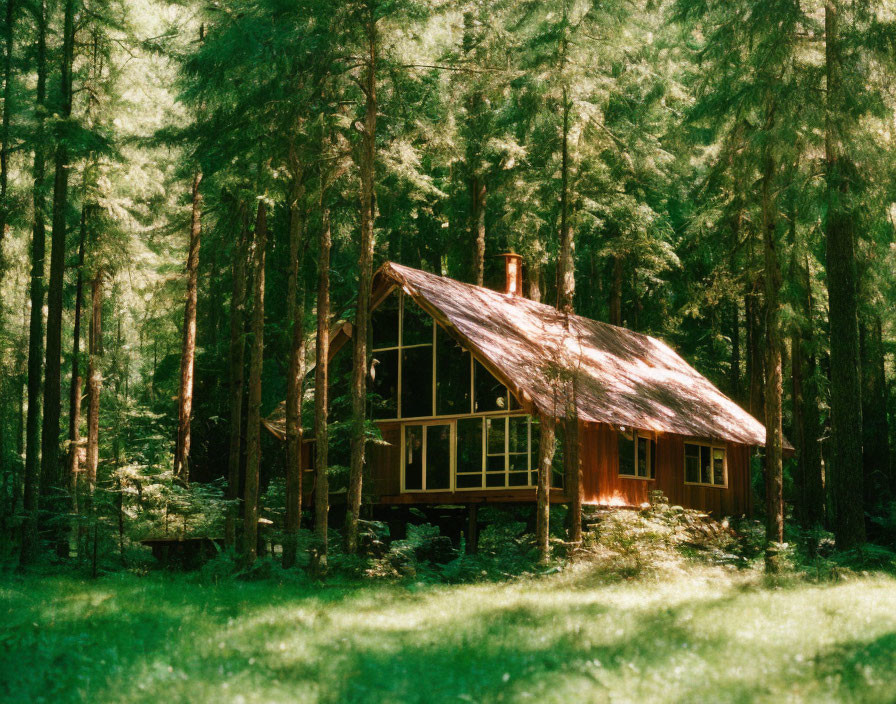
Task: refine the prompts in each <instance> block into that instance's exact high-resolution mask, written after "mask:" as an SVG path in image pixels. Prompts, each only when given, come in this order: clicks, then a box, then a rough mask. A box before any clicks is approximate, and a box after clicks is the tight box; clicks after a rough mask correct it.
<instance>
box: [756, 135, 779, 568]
mask: <svg viewBox="0 0 896 704" xmlns="http://www.w3.org/2000/svg"><path fill="white" fill-rule="evenodd" d="M769 127H770V126H769ZM770 149H771V148H770V147H768V146H766V148H765V150H766V154H765V158H764V161H765V164H764V167H763V177H762V189H761V190H762V196H761V197H762V231H763V241H764V244H765V247H764V249H765V301H766V326H765V327H766V363H765V367H766V379H765V496H766V553H765V565H766V569H767V570H769V571H772V572H774V571H777V569H778V561H777V554H778V547H777V545H775V543H778V544H780V543H783V542H784V494H783V491H784V488H783V487H784V480H783V447H784V441H783V437H784V433H783V428H782V418H783V413H782V404H781V397H782V393H783V381H782V362H781V347H782V342H781V304H780V294H781V262H780V259H779V256H778V235H777V231H776V230H777V227H776V223H777V211H776V204H775V200H774V196H773V195H772V189H773V186H774V183H773V181H774V178H775V163H774V160H773V158H772V156H771V154H770V153H769V151H770Z"/></svg>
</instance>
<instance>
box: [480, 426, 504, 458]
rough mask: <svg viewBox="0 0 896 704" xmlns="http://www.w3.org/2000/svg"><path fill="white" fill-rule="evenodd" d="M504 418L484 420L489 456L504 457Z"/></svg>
mask: <svg viewBox="0 0 896 704" xmlns="http://www.w3.org/2000/svg"><path fill="white" fill-rule="evenodd" d="M506 420H507V419H506V418H486V419H485V430H486V443H487V444H486V447H487V452H488V454H490V455H501V456H502V457H503V456H504V452H505V450H504V431H505V422H506Z"/></svg>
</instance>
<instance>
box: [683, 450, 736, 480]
mask: <svg viewBox="0 0 896 704" xmlns="http://www.w3.org/2000/svg"><path fill="white" fill-rule="evenodd" d="M684 481H685V484H700V485H703V486H719V487H725V486H727V484H728V462H727V457H726V453H725V448H724V447H723V446H718V445H709V444H703V443H696V442H686V443H685V444H684Z"/></svg>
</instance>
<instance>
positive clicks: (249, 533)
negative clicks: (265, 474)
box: [243, 200, 268, 564]
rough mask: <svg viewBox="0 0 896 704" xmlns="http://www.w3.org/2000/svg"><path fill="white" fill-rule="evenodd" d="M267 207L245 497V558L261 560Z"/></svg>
mask: <svg viewBox="0 0 896 704" xmlns="http://www.w3.org/2000/svg"><path fill="white" fill-rule="evenodd" d="M267 234H268V223H267V207H266V206H265V203H264V201H263V200H261V201H259V202H258V216H257V218H256V220H255V249H254V252H253V259H254V264H253V276H254V278H253V291H252V347H251V356H250V358H249V405H248V407H247V409H246V487H245V490H244V493H243V555H244V557H245V560H246V562H247V563H248V564H252V563H253V562H255V558H256V557H257V556H258V468H259V464H260V461H261V372H262V366H263V361H264V259H265V248H266V246H267Z"/></svg>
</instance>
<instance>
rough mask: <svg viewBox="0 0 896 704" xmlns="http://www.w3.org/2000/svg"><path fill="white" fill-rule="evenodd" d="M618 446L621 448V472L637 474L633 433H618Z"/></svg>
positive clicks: (622, 473) (628, 474)
mask: <svg viewBox="0 0 896 704" xmlns="http://www.w3.org/2000/svg"><path fill="white" fill-rule="evenodd" d="M616 440H617V442H616V446H617V448H618V449H619V474H621V475H624V476H627V477H633V476H635V440H634V438H633V437H632V434H631V433H617V434H616Z"/></svg>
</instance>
